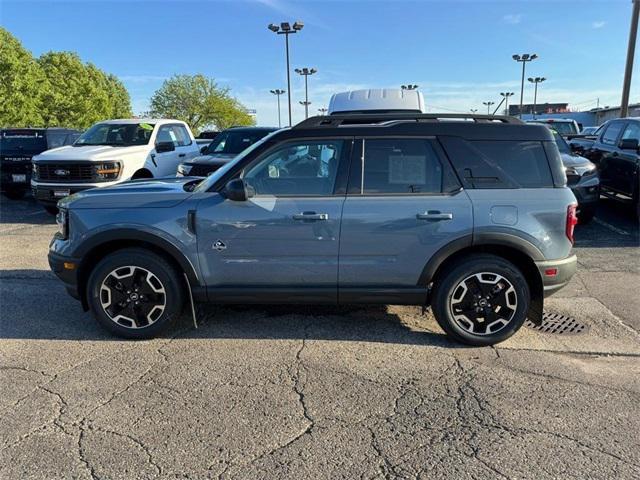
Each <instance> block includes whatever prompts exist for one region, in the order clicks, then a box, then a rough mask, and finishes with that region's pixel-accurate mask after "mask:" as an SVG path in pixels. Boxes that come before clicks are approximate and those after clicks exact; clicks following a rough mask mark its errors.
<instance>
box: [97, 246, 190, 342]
mask: <svg viewBox="0 0 640 480" xmlns="http://www.w3.org/2000/svg"><path fill="white" fill-rule="evenodd" d="M87 298H88V301H89V306H90V308H91V311H92V313H93V315H94V316H95V318H96V320H98V322H99V323H100V324H101V325H102V326H103V327H105V328H106V329H107V330H109V331H110V332H112V333H114V334H116V335H118V336H120V337H124V338H134V339H142V338H151V337H154V336H157V335H158V334H160V333H161V332H162V331H164V330H165V329H167V328H168V327H169V326H170V325H171V324H172V323H173V322H174V320H175V319H176V318H177V317H178V316H179V315H180V312H181V311H182V305H183V287H182V285H181V282H180V281H179V276H178V273H177V272H176V270H175V269H174V268H173V266H172V265H171V264H169V263H168V262H167V261H166V260H165V259H164V258H162V257H160V256H159V255H156V254H155V253H153V252H150V251H148V250H144V249H139V248H129V249H124V250H119V251H117V252H114V253H112V254H110V255H107V256H106V257H105V258H103V259H102V260H101V261H100V262H99V263H98V265H97V266H96V267H95V269H94V270H93V272H91V275H90V276H89V281H88V284H87Z"/></svg>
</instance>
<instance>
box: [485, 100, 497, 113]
mask: <svg viewBox="0 0 640 480" xmlns="http://www.w3.org/2000/svg"><path fill="white" fill-rule="evenodd" d="M495 103H496V102H482V104H483V105H486V106H487V115H489V111H490V109H491V105H493V104H495Z"/></svg>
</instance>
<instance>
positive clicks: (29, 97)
mask: <svg viewBox="0 0 640 480" xmlns="http://www.w3.org/2000/svg"><path fill="white" fill-rule="evenodd" d="M47 91H48V84H47V80H46V77H45V76H44V74H43V72H42V69H41V68H40V66H39V65H38V63H37V62H36V61H35V59H34V58H33V56H32V55H31V53H30V52H29V51H27V50H25V49H24V48H23V47H22V45H21V44H20V42H19V41H18V40H17V39H16V38H15V37H14V36H13V35H11V34H10V33H9V32H8V31H7V30H6V29H4V28H2V27H0V126H3V127H9V126H15V127H21V126H29V125H31V126H42V125H43V124H44V119H43V117H42V96H43V94H44V93H45V92H47Z"/></svg>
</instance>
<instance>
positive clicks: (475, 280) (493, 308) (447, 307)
mask: <svg viewBox="0 0 640 480" xmlns="http://www.w3.org/2000/svg"><path fill="white" fill-rule="evenodd" d="M529 301H530V293H529V285H528V284H527V281H526V279H525V277H524V275H523V274H522V272H520V270H519V269H518V268H517V267H516V266H515V265H513V264H512V263H511V262H508V261H507V260H505V259H503V258H501V257H498V256H495V255H488V254H479V255H472V256H467V257H464V258H461V259H459V260H458V261H457V262H455V263H454V264H453V265H451V267H450V268H448V269H447V272H446V273H445V274H444V275H443V276H442V277H440V279H439V280H438V281H437V283H436V285H434V292H433V300H432V302H431V304H432V308H433V313H434V315H435V317H436V320H437V321H438V324H439V325H440V326H441V327H442V329H443V330H444V331H445V332H446V333H447V335H449V336H450V337H451V338H453V339H455V340H457V341H459V342H463V343H466V344H469V345H493V344H495V343H498V342H502V341H504V340H506V339H507V338H509V337H510V336H511V335H513V334H514V333H515V332H517V331H518V330H519V329H520V327H521V326H522V324H523V323H524V321H525V320H526V318H527V312H528V311H529Z"/></svg>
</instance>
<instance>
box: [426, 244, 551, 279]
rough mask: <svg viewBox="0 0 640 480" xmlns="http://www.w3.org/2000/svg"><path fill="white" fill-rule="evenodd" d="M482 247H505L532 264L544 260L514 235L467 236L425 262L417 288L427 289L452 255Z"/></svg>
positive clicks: (532, 247)
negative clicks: (526, 258)
mask: <svg viewBox="0 0 640 480" xmlns="http://www.w3.org/2000/svg"><path fill="white" fill-rule="evenodd" d="M482 245H501V246H506V247H510V248H513V249H514V250H517V251H519V252H520V253H523V254H525V255H527V256H528V257H529V258H531V260H532V261H534V262H535V261H542V260H545V258H544V255H543V254H542V252H541V251H540V250H539V249H538V247H536V246H535V245H534V244H533V243H531V242H529V241H527V240H525V239H523V238H521V237H518V236H516V235H511V234H508V233H502V232H492V233H480V234H475V235H472V234H468V235H464V236H462V237H459V238H457V239H455V240H453V241H451V242H449V243H448V244H446V245H445V246H444V247H442V248H440V250H438V251H437V252H436V253H435V254H434V255H433V256H432V257H431V258H430V259H429V260H428V261H427V263H426V265H425V266H424V268H423V269H422V273H421V274H420V277H419V279H418V286H420V287H427V286H428V285H429V283H431V280H432V279H433V277H434V275H435V274H436V272H437V271H438V269H439V268H440V266H441V265H442V264H443V263H444V262H445V261H446V260H447V259H448V258H449V257H451V256H452V255H455V254H456V253H458V252H460V251H462V250H464V249H466V248H469V247H475V246H482Z"/></svg>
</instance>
